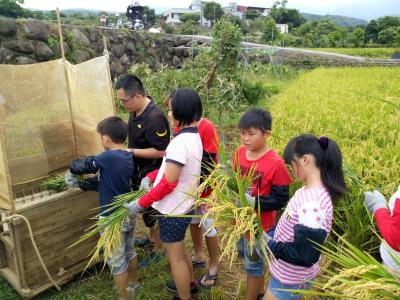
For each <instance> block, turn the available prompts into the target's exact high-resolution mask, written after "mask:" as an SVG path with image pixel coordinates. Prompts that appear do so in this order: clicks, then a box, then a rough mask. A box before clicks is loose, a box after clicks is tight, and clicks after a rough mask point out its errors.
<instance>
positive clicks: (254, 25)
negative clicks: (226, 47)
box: [249, 17, 265, 32]
mask: <svg viewBox="0 0 400 300" xmlns="http://www.w3.org/2000/svg"><path fill="white" fill-rule="evenodd" d="M264 28H265V18H264V17H259V18H257V19H254V20H250V21H249V30H250V32H264Z"/></svg>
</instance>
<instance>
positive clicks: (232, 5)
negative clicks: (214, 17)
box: [223, 2, 243, 19]
mask: <svg viewBox="0 0 400 300" xmlns="http://www.w3.org/2000/svg"><path fill="white" fill-rule="evenodd" d="M223 10H224V12H225V13H226V14H230V15H232V16H236V17H239V18H240V19H243V12H241V11H239V10H238V5H237V2H229V3H228V6H225V7H223Z"/></svg>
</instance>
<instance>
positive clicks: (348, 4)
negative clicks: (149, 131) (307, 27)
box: [23, 0, 400, 20]
mask: <svg viewBox="0 0 400 300" xmlns="http://www.w3.org/2000/svg"><path fill="white" fill-rule="evenodd" d="M216 1H217V2H219V3H220V4H222V5H226V4H228V2H233V1H234V0H231V1H226V0H219V1H218V0H216ZM236 2H237V3H238V4H239V5H246V6H261V7H271V6H272V4H273V3H274V2H275V1H274V0H273V1H271V0H267V1H262V0H237V1H236ZM131 3H132V1H131V0H113V1H107V0H25V4H24V5H23V6H24V7H26V8H35V9H42V10H53V9H55V8H56V7H59V8H60V9H61V10H62V9H67V8H87V9H95V10H106V11H120V12H123V11H125V10H126V7H127V6H128V5H129V4H131ZM139 3H140V5H147V6H149V7H151V8H154V9H156V12H157V13H161V12H163V11H164V10H166V9H168V8H177V7H189V5H190V3H191V0H181V1H176V0H141V1H139ZM287 7H290V8H296V9H299V10H300V11H301V12H307V13H314V14H321V15H326V14H331V15H343V16H348V17H355V18H361V19H366V20H370V19H375V18H378V17H381V16H385V15H398V16H399V15H400V0H289V1H288V5H287Z"/></svg>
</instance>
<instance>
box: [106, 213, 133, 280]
mask: <svg viewBox="0 0 400 300" xmlns="http://www.w3.org/2000/svg"><path fill="white" fill-rule="evenodd" d="M134 227H135V222H134V221H133V220H131V219H129V218H127V219H126V220H125V221H124V222H123V223H122V226H121V244H120V245H119V247H118V248H117V249H116V252H115V253H113V254H112V255H111V257H110V258H108V259H107V265H108V267H109V268H110V270H111V273H112V275H113V276H115V275H119V274H121V273H123V272H125V271H126V270H127V269H128V265H129V262H130V261H131V260H132V259H133V258H135V257H136V251H135V248H134V244H135V238H134V236H133V231H134ZM100 235H103V231H102V232H100Z"/></svg>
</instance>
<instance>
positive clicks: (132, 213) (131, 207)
mask: <svg viewBox="0 0 400 300" xmlns="http://www.w3.org/2000/svg"><path fill="white" fill-rule="evenodd" d="M122 206H123V207H125V208H126V209H127V210H128V212H129V217H131V218H136V214H137V213H138V212H139V211H141V210H142V209H143V207H141V206H140V205H139V201H138V200H134V201H132V202H130V203H124V204H122Z"/></svg>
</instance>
